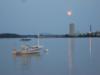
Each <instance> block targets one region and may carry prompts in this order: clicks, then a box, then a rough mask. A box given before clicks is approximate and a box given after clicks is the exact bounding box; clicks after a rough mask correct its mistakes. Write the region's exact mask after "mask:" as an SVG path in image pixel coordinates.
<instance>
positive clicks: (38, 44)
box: [37, 33, 39, 47]
mask: <svg viewBox="0 0 100 75" xmlns="http://www.w3.org/2000/svg"><path fill="white" fill-rule="evenodd" d="M37 44H38V47H39V33H38V36H37Z"/></svg>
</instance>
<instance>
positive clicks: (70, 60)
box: [68, 38, 74, 75]
mask: <svg viewBox="0 0 100 75" xmlns="http://www.w3.org/2000/svg"><path fill="white" fill-rule="evenodd" d="M73 50H74V38H69V49H68V65H69V75H73Z"/></svg>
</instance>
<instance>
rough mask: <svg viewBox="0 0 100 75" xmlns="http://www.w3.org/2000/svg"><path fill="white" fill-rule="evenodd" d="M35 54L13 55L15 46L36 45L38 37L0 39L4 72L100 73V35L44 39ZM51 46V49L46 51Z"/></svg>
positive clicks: (27, 74) (20, 74)
mask: <svg viewBox="0 0 100 75" xmlns="http://www.w3.org/2000/svg"><path fill="white" fill-rule="evenodd" d="M40 41H41V42H40V44H42V45H43V46H44V48H43V49H41V53H39V54H35V55H23V56H14V55H12V50H13V48H17V49H19V48H20V46H21V45H22V44H29V45H33V44H35V43H36V39H32V41H29V42H21V41H20V39H0V75H100V58H99V57H100V50H99V49H100V46H99V45H100V39H99V38H75V39H73V38H66V39H63V38H59V39H52V38H51V39H48V38H47V39H41V40H40ZM45 49H48V52H45V51H44V50H45Z"/></svg>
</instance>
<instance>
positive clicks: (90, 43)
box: [89, 37, 92, 57]
mask: <svg viewBox="0 0 100 75" xmlns="http://www.w3.org/2000/svg"><path fill="white" fill-rule="evenodd" d="M89 53H90V57H91V56H92V38H91V37H90V38H89Z"/></svg>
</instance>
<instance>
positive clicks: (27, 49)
mask: <svg viewBox="0 0 100 75" xmlns="http://www.w3.org/2000/svg"><path fill="white" fill-rule="evenodd" d="M41 48H43V46H41V45H40V44H39V34H38V38H37V45H33V46H28V45H22V46H21V49H20V50H18V51H17V50H16V49H13V52H12V53H13V54H16V55H22V54H34V53H39V52H40V49H41Z"/></svg>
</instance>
